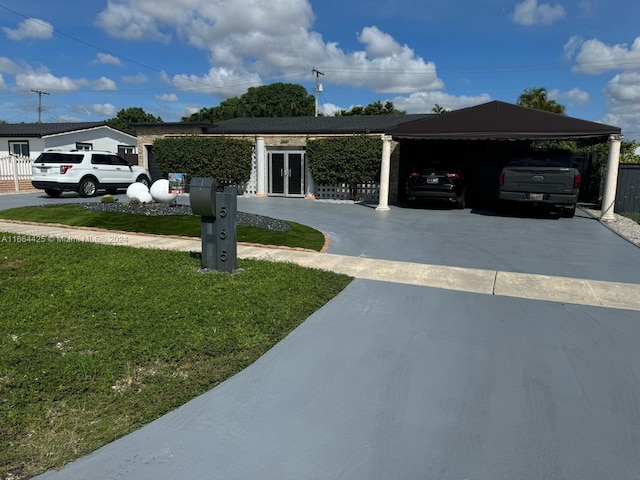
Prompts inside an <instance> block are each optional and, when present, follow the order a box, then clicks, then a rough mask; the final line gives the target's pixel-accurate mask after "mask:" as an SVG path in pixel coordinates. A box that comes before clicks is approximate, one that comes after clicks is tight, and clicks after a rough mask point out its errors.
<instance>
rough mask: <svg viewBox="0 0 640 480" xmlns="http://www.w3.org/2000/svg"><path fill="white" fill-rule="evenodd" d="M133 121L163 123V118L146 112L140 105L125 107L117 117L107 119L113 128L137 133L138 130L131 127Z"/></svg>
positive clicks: (133, 133) (132, 133)
mask: <svg viewBox="0 0 640 480" xmlns="http://www.w3.org/2000/svg"><path fill="white" fill-rule="evenodd" d="M132 123H162V119H161V118H160V117H156V116H153V115H151V114H150V113H147V112H145V111H144V110H143V109H142V108H140V107H130V108H123V109H122V110H120V111H119V112H118V114H117V115H116V116H115V117H113V118H110V119H108V120H107V124H108V125H111V126H112V127H113V128H117V129H119V130H123V131H125V132H127V133H130V134H131V135H135V134H136V130H135V128H133V127H131V124H132Z"/></svg>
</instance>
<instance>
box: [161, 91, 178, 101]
mask: <svg viewBox="0 0 640 480" xmlns="http://www.w3.org/2000/svg"><path fill="white" fill-rule="evenodd" d="M156 99H158V100H160V101H161V102H177V101H178V96H177V95H176V94H175V93H164V94H162V95H156Z"/></svg>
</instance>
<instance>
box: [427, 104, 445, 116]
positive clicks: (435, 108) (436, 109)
mask: <svg viewBox="0 0 640 480" xmlns="http://www.w3.org/2000/svg"><path fill="white" fill-rule="evenodd" d="M431 111H432V112H433V113H437V114H438V115H439V114H441V113H447V112H448V111H449V110H447V109H446V108H444V107H441V106H440V105H438V104H437V103H436V104H435V105H434V106H433V108H432V109H431Z"/></svg>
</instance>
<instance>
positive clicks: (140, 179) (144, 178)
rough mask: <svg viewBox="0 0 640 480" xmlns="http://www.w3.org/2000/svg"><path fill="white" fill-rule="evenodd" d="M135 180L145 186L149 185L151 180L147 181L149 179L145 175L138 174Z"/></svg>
mask: <svg viewBox="0 0 640 480" xmlns="http://www.w3.org/2000/svg"><path fill="white" fill-rule="evenodd" d="M136 182H139V183H142V184H143V185H144V186H145V187H147V188H148V187H150V186H151V182H150V181H149V179H148V178H147V177H146V176H145V175H140V176H139V177H138V178H137V179H136Z"/></svg>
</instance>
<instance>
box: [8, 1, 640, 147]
mask: <svg viewBox="0 0 640 480" xmlns="http://www.w3.org/2000/svg"><path fill="white" fill-rule="evenodd" d="M313 68H317V69H318V70H320V71H322V72H323V73H324V75H322V76H321V77H320V81H321V83H322V85H323V91H322V93H321V94H320V99H319V101H320V109H321V111H323V112H324V113H325V114H332V113H333V112H334V111H335V110H337V109H349V108H351V107H352V106H354V105H363V106H364V105H367V104H369V103H371V102H373V101H376V100H381V101H383V102H385V101H387V100H391V101H393V103H394V104H395V106H396V108H399V109H401V110H405V111H406V112H407V113H429V112H431V109H432V108H433V106H434V105H435V104H438V105H440V106H442V107H444V108H447V109H459V108H464V107H468V106H472V105H477V104H480V103H484V102H487V101H491V100H502V101H505V102H510V103H515V102H516V101H517V98H518V96H519V95H520V94H521V93H522V92H523V91H524V90H525V89H526V88H536V87H545V88H546V89H547V91H548V93H549V97H550V98H553V99H555V100H557V101H558V102H559V103H561V104H563V105H565V106H566V109H567V114H568V115H570V116H573V117H577V118H582V119H585V120H592V121H598V122H603V123H607V124H610V125H616V126H619V127H622V129H623V134H624V135H625V139H627V140H631V139H640V4H639V3H638V2H636V1H630V0H579V1H573V0H572V1H564V0H559V1H557V2H556V1H553V0H551V1H549V2H545V1H544V0H513V1H500V0H486V1H482V2H477V1H469V0H467V1H456V0H446V1H445V0H439V1H435V0H434V1H431V0H424V1H417V0H367V1H362V0H349V1H344V0H343V1H336V0H322V1H319V0H109V1H102V0H80V1H76V0H60V1H58V2H52V1H51V0H29V1H25V0H0V120H5V121H7V122H10V123H18V122H34V121H37V118H38V112H37V109H38V95H37V94H36V93H34V92H33V90H39V91H43V92H46V93H47V94H48V95H42V107H43V111H42V121H44V122H64V121H99V120H104V119H107V118H110V117H113V116H115V115H116V114H117V112H118V111H119V110H120V109H123V108H128V107H141V108H143V109H144V110H145V111H147V112H148V113H152V114H153V115H156V116H159V117H161V118H162V119H163V120H164V121H165V122H172V121H179V120H180V118H181V117H182V116H186V115H189V114H191V113H193V112H194V111H197V110H199V109H200V108H203V107H212V106H215V105H218V104H219V102H221V101H222V100H224V99H226V98H229V97H233V96H239V95H242V94H243V93H244V92H246V91H247V89H248V88H249V87H252V86H259V85H266V84H270V83H274V82H286V83H298V84H301V85H304V86H305V87H306V88H307V89H308V91H309V92H310V93H313V90H314V84H315V77H314V75H313V73H312V69H313Z"/></svg>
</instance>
